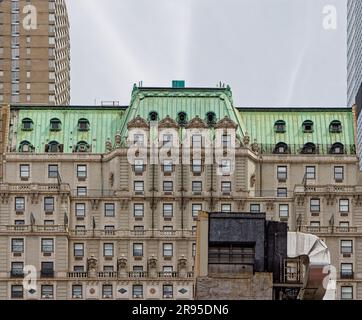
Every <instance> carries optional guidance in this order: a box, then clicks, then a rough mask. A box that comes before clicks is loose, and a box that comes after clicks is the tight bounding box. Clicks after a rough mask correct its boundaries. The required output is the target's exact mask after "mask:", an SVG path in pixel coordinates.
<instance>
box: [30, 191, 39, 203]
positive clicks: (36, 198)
mask: <svg viewBox="0 0 362 320" xmlns="http://www.w3.org/2000/svg"><path fill="white" fill-rule="evenodd" d="M30 199H31V203H32V204H37V203H39V193H38V192H34V193H32V194H31V196H30Z"/></svg>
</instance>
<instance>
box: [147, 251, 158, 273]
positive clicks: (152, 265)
mask: <svg viewBox="0 0 362 320" xmlns="http://www.w3.org/2000/svg"><path fill="white" fill-rule="evenodd" d="M156 268H157V258H156V257H155V255H154V254H153V255H151V257H150V258H149V259H148V269H149V270H151V269H156Z"/></svg>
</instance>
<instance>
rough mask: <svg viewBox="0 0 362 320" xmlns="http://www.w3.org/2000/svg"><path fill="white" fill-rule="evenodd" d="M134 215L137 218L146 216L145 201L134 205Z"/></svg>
mask: <svg viewBox="0 0 362 320" xmlns="http://www.w3.org/2000/svg"><path fill="white" fill-rule="evenodd" d="M133 215H134V217H135V218H143V216H144V204H143V203H135V204H134V205H133Z"/></svg>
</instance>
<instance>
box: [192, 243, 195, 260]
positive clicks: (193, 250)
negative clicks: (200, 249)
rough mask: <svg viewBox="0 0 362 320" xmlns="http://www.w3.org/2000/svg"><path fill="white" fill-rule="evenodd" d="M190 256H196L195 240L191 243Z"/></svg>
mask: <svg viewBox="0 0 362 320" xmlns="http://www.w3.org/2000/svg"><path fill="white" fill-rule="evenodd" d="M192 256H193V257H196V243H195V242H194V243H193V244H192Z"/></svg>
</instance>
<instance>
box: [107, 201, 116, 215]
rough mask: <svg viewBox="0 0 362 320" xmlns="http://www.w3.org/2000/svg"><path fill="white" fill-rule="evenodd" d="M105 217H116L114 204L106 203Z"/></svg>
mask: <svg viewBox="0 0 362 320" xmlns="http://www.w3.org/2000/svg"><path fill="white" fill-rule="evenodd" d="M104 215H105V216H106V217H114V215H115V205H114V203H106V204H105V205H104Z"/></svg>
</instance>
